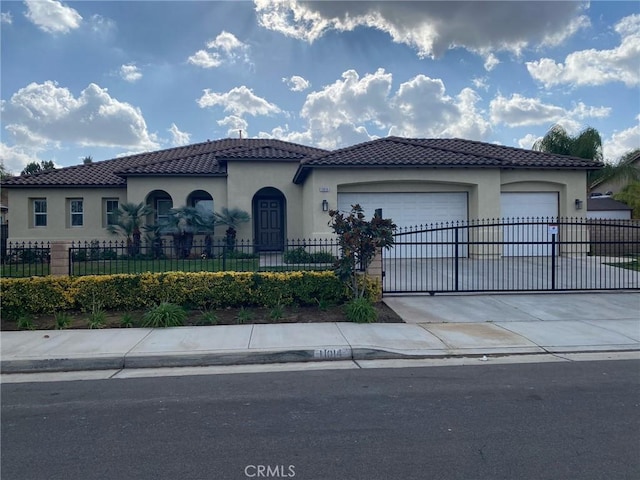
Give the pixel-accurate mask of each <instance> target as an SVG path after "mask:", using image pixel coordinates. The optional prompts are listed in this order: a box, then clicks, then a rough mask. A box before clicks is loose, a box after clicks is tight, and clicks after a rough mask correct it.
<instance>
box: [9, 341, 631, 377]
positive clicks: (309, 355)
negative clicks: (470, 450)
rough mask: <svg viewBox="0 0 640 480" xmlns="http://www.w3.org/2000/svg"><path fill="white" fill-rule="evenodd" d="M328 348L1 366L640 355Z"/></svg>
mask: <svg viewBox="0 0 640 480" xmlns="http://www.w3.org/2000/svg"><path fill="white" fill-rule="evenodd" d="M326 350H327V349H297V350H280V351H257V352H246V351H237V352H210V353H197V354H174V355H124V356H107V357H97V358H96V357H85V358H53V359H32V360H27V359H16V360H3V361H2V362H1V363H0V367H1V369H2V373H3V374H14V373H50V372H71V371H89V370H126V369H140V368H165V367H207V366H232V365H251V364H254V365H257V364H272V363H293V362H295V363H302V362H326V361H341V360H353V361H358V360H363V361H364V360H420V359H437V358H477V357H483V356H485V355H486V356H489V357H506V356H515V355H549V354H552V355H561V354H575V353H605V352H639V353H640V349H638V348H629V346H620V347H618V348H616V347H613V348H612V346H608V345H601V346H595V347H594V346H589V347H588V348H584V349H575V348H569V349H566V351H563V350H560V349H558V350H554V351H547V350H545V349H540V351H536V352H532V351H531V349H530V348H522V349H515V348H511V349H508V348H505V349H503V350H501V351H497V350H495V349H494V350H493V351H487V352H484V353H482V352H479V351H478V350H477V349H469V351H460V350H459V349H458V350H455V351H451V350H439V351H435V350H432V351H423V352H416V353H403V352H399V351H392V350H385V349H376V348H360V347H355V348H340V349H332V350H334V351H335V355H328V356H327V355H326Z"/></svg>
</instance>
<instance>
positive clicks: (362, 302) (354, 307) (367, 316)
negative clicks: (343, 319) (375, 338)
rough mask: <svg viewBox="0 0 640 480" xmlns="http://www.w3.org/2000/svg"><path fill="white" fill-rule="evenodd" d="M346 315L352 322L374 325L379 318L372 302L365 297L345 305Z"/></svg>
mask: <svg viewBox="0 0 640 480" xmlns="http://www.w3.org/2000/svg"><path fill="white" fill-rule="evenodd" d="M345 314H346V316H347V319H348V320H349V321H350V322H355V323H372V322H375V321H376V319H377V318H378V313H377V312H376V309H375V308H374V306H373V305H372V304H371V302H370V301H369V300H368V299H367V298H364V297H358V298H354V299H353V300H351V301H350V302H349V303H347V304H346V305H345Z"/></svg>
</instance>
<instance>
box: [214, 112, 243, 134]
mask: <svg viewBox="0 0 640 480" xmlns="http://www.w3.org/2000/svg"><path fill="white" fill-rule="evenodd" d="M217 123H218V125H220V126H223V127H227V137H229V138H238V137H239V136H240V132H242V137H243V138H247V137H248V136H249V133H248V131H249V130H248V127H249V124H248V123H247V121H246V120H245V119H244V118H241V117H237V116H235V115H229V116H228V117H224V118H223V119H222V120H218V122H217Z"/></svg>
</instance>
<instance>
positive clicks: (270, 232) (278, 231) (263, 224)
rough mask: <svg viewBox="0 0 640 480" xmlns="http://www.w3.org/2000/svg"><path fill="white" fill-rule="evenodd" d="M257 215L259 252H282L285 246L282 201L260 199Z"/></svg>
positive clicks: (278, 199)
mask: <svg viewBox="0 0 640 480" xmlns="http://www.w3.org/2000/svg"><path fill="white" fill-rule="evenodd" d="M256 213H257V215H256V218H257V219H258V221H257V225H256V237H257V240H258V245H257V247H258V250H282V249H283V246H284V228H283V212H282V200H281V199H280V198H260V199H258V202H257V212H256Z"/></svg>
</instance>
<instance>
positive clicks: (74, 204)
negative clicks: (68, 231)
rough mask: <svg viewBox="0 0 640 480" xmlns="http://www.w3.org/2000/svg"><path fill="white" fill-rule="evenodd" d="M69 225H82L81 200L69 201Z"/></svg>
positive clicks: (82, 206) (82, 202) (82, 207)
mask: <svg viewBox="0 0 640 480" xmlns="http://www.w3.org/2000/svg"><path fill="white" fill-rule="evenodd" d="M69 212H70V214H71V217H70V222H69V223H70V225H71V226H72V227H82V226H83V225H84V201H83V200H82V199H81V198H72V199H70V200H69Z"/></svg>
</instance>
